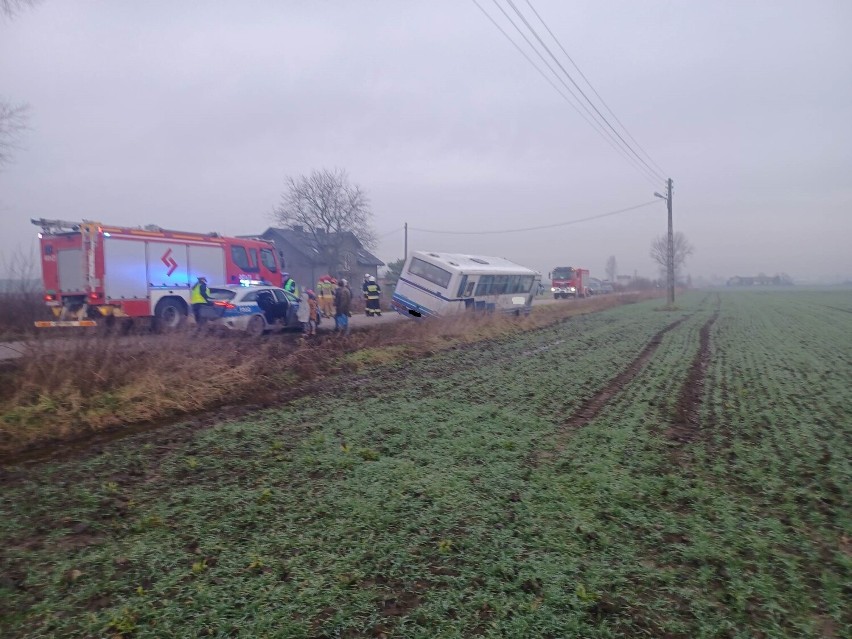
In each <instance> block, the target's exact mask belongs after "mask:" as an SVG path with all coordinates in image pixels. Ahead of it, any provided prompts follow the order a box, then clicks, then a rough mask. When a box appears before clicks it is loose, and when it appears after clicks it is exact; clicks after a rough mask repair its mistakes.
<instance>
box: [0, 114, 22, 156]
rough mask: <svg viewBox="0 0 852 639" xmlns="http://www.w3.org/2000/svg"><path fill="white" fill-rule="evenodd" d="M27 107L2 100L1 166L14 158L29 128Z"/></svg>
mask: <svg viewBox="0 0 852 639" xmlns="http://www.w3.org/2000/svg"><path fill="white" fill-rule="evenodd" d="M27 109H28V107H27V105H25V104H18V105H12V104H10V103H8V102H5V101H3V100H0V166H2V165H3V164H6V163H7V162H8V161H9V160H10V159H11V157H12V150H13V149H14V148H15V147H16V145H17V142H18V140H19V139H20V137H21V133H22V132H23V131H24V129H26V128H27Z"/></svg>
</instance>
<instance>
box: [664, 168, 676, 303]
mask: <svg viewBox="0 0 852 639" xmlns="http://www.w3.org/2000/svg"><path fill="white" fill-rule="evenodd" d="M666 187H667V189H666V206H667V207H668V209H669V240H668V242H669V243H668V248H669V259H668V264H667V267H668V268H667V270H668V280H669V282H668V285H669V295H668V303H669V306H674V290H675V269H674V233H673V232H672V179H671V178H669V179H668V181H667V182H666Z"/></svg>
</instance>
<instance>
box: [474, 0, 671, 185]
mask: <svg viewBox="0 0 852 639" xmlns="http://www.w3.org/2000/svg"><path fill="white" fill-rule="evenodd" d="M492 1H493V2H494V5H495V6H496V7H497V9H499V11H500V12H501V13H502V14H503V17H505V18H506V20H508V21H509V23H510V24H511V25H512V26H513V27H514V28H515V31H517V32H518V34H519V35H520V36H521V38H523V39H524V41H525V42H526V43H527V46H528V47H529V48H530V49H532V50H533V51H534V52H535V54H536V55H537V56H538V57H539V59H540V60H541V61H542V62H543V63H544V65H545V66H546V67H547V68H548V70H549V71H550V73H552V74H553V77H555V78H556V79H557V80H558V81H559V82H560V83H561V84H562V86H563V87H565V89H566V90H567V91H568V93H570V94H571V96H572V97H573V98H574V100H576V102H577V104H579V105H580V107H582V108H583V109H584V110H585V112H586V113H587V114H588V116H587V115H585V114H584V113H583V112H582V111H580V109H579V108H577V105H575V104H574V102H572V101H571V100H570V99H569V98H568V96H566V95H565V94H564V93H562V91H561V89H559V88H558V87H557V86H556V85H555V84H553V82H552V81H551V79H550V77H549V76H547V74H545V73H544V72H543V71H542V70H541V68H539V67H538V65H537V64H536V63H535V62H533V60H532V59H531V58H530V57H529V56H528V55H527V54H526V52H525V51H524V50H523V49H522V48H521V47H520V46H519V45H518V44H517V43H516V42H515V41H514V40H513V39H512V37H511V36H510V35H509V34H508V33H506V31H505V30H504V29H503V28H502V27H501V26H500V25H499V24H498V23H497V22H496V21H495V20H494V18H492V17H491V15H490V14H489V13H488V12H487V11H485V9H484V8H483V7H482V6H481V5H480V4H479V3H478V2H477V0H473V2H474V4H476V6H477V7H479V9H480V11H482V12H483V13H484V14H485V16H486V17H487V18H488V19H489V20H490V21H491V23H492V24H494V26H496V27H497V29H498V30H499V31H500V32H501V33H502V34H503V35H504V36H505V37H506V39H508V40H509V42H511V43H512V45H513V46H514V47H515V48H516V49H517V50H518V51H519V52H520V53H521V55H523V56H524V57H525V58H526V59H527V61H528V62H529V63H530V64H532V65H533V67H534V68H535V69H536V70H537V71H538V72H539V73H540V74H541V75H542V76H543V77H544V78H545V80H547V81H548V83H549V84H550V86H552V87H553V88H554V89H556V91H557V92H558V93H559V94H560V95H561V96H562V98H563V99H564V100H565V101H566V102H568V104H570V105H571V108H573V109H574V110H575V111H576V112H577V114H578V115H579V116H580V117H581V118H583V119H584V120H585V121H586V123H587V124H588V125H589V126H590V127H592V129H594V131H595V132H596V133H597V134H598V135H599V136H601V138H602V139H603V140H604V142H606V143H607V144H609V145H610V146H611V147H612V148H613V149H614V150H615V151H616V152H617V153H619V154H620V155H621V156H622V157H623V158H624V159H626V160H627V161H628V162H630V163H631V164H632V165H633V166H634V167H635V168H636V169H637V170H638V171H639V172H640V173H641V174H643V175H645V176H646V179H648V181H649V182H650V183H651V185H652V186H655V187H659V185H660V180H661V178H660V177H659V176H657V175H656V174H654V172H653V171H649V170H648V169H647V168H645V167H644V166H642V164H640V163H639V162H637V161H636V160H635V159H634V158H633V157H631V155H630V154H629V153H628V152H627V151H625V150H624V149H623V148H622V147H621V146H619V144H618V140H617V139H616V138H615V137H614V136H613V135H612V133H610V132H609V131H607V129H606V128H605V127H604V126H603V125H602V124H601V123H600V122H598V121H597V119H596V118H595V115H594V113H592V112H591V111H590V110H589V108H588V107H587V106H586V105H585V104H584V103H583V101H582V100H581V99H580V98H579V97H578V96H577V94H576V93H575V92H574V91H573V90H572V89H571V87H570V86H568V84H567V83H566V82H565V80H564V79H563V78H562V77H561V76H560V75H559V73H558V71H557V70H556V69H554V68H553V66H551V64H550V63H549V62H548V61H547V59H546V58H545V57H544V56H543V55H542V53H541V51H539V50H538V48H537V47H536V46H535V44H533V43H532V42H531V41H530V39H529V38H528V37H527V35H526V34H525V33H524V32H523V30H522V29H521V28H520V27H519V26H518V25H517V23H516V22H515V21H514V20H513V19H512V17H511V16H510V15H509V14H508V13H506V10H505V9H504V8H503V7H502V6H500V4H498V2H497V0H492Z"/></svg>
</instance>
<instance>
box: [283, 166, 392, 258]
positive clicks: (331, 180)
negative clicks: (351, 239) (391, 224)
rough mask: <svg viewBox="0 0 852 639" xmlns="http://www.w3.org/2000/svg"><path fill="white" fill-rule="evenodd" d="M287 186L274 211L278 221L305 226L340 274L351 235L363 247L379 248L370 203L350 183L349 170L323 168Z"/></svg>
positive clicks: (317, 247)
mask: <svg viewBox="0 0 852 639" xmlns="http://www.w3.org/2000/svg"><path fill="white" fill-rule="evenodd" d="M286 184H287V189H286V191H284V192H283V193H282V194H281V202H280V204H279V205H278V207H277V208H276V209H275V211H274V217H275V219H276V220H277V221H278V222H279V223H281V224H282V225H285V226H290V227H298V226H301V227H302V228H303V229H304V230H305V232H307V233H309V234H310V235H311V236H312V239H313V242H314V246H315V247H316V249H317V250H318V251H321V252H322V253H323V254H324V255H323V257H325V258H326V261H327V262H328V265H329V267H330V269H331V270H333V271H335V272H337V271H339V270H340V267H341V266H342V265H344V264H345V262H346V258H347V256H346V255H344V252H345V251H344V249H345V246H346V244H347V242H346V240H347V235H348V234H349V233H351V234H352V235H354V236H355V237H356V238H357V239H358V241H360V242H361V244H362V245H363V246H365V247H367V248H373V246H375V243H376V236H375V232H374V231H373V228H372V226H371V222H370V220H371V218H372V217H373V214H372V212H371V211H370V201H369V199H368V198H367V196H366V195H365V194H364V192H363V191H362V190H361V187H359V186H358V185H356V184H350V182H349V176H348V175H347V174H346V171H344V170H342V169H334V170H328V169H322V170H318V171H313V172H312V173H311V174H310V175H307V176H306V175H301V176H299V177H297V178H293V177H288V178H287V180H286Z"/></svg>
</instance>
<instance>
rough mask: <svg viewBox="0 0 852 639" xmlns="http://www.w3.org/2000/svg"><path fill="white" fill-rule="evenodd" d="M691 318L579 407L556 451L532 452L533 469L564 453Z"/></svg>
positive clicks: (658, 337) (559, 433)
mask: <svg viewBox="0 0 852 639" xmlns="http://www.w3.org/2000/svg"><path fill="white" fill-rule="evenodd" d="M689 317H691V315H685V316H684V317H681V318H680V319H678V320H675V321H674V322H672V323H671V324H669V325H668V326H666V327H664V328H663V329H661V330H660V331H658V332H657V333H655V334H654V336H653V337H652V338H651V339H650V340H649V341H648V343H647V344H646V345H645V347H644V348H643V349H642V350H641V351H640V352H639V354H638V355H637V356H636V358H635V359H634V360H633V361H632V362H630V364H628V366H627V368H625V369H624V370H622V371H621V372H620V373H619V374H618V375H616V376H615V377H614V378H612V379H611V380H610V381H609V383H607V385H606V386H605V387H604V388H602V389H601V390H599V391H598V392H597V393H595V394H594V395H593V396H592V397H590V398H589V399H588V400H587V401H586V402H585V403H584V404H583V405H582V406H580V408H578V409H577V410H576V411H574V413H572V414H571V416H570V417H569V418H568V419H567V421H565V422H564V423H563V424H562V425H561V426H559V427H558V428H557V430H556V442H555V446H554V449H553V451H548V452H546V453H545V452H544V451H542V450H540V449H536V450H534V451H532V453H531V454H530V456H529V457H528V459H527V464H528V465H529V466H530V467H535V466H538V465H539V464H540V462H541V460H542V458H544V457H548V458H550V457H553V456H557V455H558V454H559V453H561V452H562V451H563V450H564V449H565V446H566V445H567V444H568V441H569V439H570V438H571V436H572V435H573V434H574V433H575V432H576V431H578V430H579V429H581V428H583V427H585V426H587V425H588V424H589V423H590V422H591V421H592V420H593V419H595V417H597V416H598V414H599V413H600V412H601V410H603V408H604V407H605V406H606V405H607V404H608V403H609V402H610V401H611V400H612V398H613V397H615V396H616V395H617V394H618V393H620V392H621V391H622V390H623V389H624V387H625V386H626V385H627V384H629V383H630V382H631V381H632V380H633V379H634V378H635V377H636V376H637V375H639V373H641V372H642V370H643V369H644V368H645V365H646V364H647V363H648V361H649V360H650V359H651V358H652V357H653V356H654V353H655V352H656V350H657V349H658V348H659V347H660V343H661V342H662V340H663V336H665V334H666V333H668V332H669V331H672V330H674V329H675V328H677V327H678V326H680V325H681V324H682V323H683V322H685V321H686V320H687V319H689Z"/></svg>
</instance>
